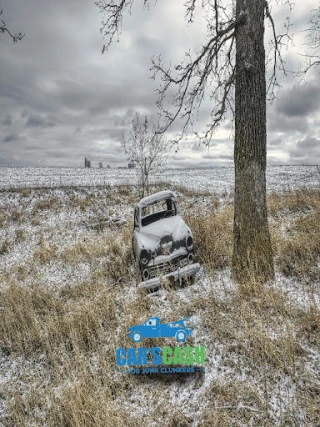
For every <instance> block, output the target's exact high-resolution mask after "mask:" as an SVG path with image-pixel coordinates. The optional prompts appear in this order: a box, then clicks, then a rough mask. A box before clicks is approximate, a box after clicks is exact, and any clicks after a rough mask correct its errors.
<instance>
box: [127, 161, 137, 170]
mask: <svg viewBox="0 0 320 427" xmlns="http://www.w3.org/2000/svg"><path fill="white" fill-rule="evenodd" d="M135 167H136V164H135V162H129V163H128V169H134V168H135Z"/></svg>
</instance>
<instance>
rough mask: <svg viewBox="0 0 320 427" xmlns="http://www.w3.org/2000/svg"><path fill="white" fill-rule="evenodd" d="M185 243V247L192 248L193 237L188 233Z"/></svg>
mask: <svg viewBox="0 0 320 427" xmlns="http://www.w3.org/2000/svg"><path fill="white" fill-rule="evenodd" d="M186 245H187V249H188V250H189V251H191V249H192V248H193V238H192V237H191V236H190V235H189V236H188V237H187V239H186Z"/></svg>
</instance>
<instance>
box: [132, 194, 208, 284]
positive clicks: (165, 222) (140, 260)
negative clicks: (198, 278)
mask: <svg viewBox="0 0 320 427" xmlns="http://www.w3.org/2000/svg"><path fill="white" fill-rule="evenodd" d="M132 246H133V254H134V258H135V261H136V263H137V265H138V266H139V269H140V272H141V277H142V280H143V281H142V282H141V283H140V284H139V285H138V286H139V287H140V288H146V289H152V288H156V287H158V286H159V284H160V278H162V279H170V280H179V281H180V282H181V280H182V279H185V278H187V277H192V276H194V275H195V274H196V273H197V271H198V270H199V269H200V265H199V264H198V263H195V262H194V244H193V236H192V232H191V230H190V228H189V227H188V226H187V224H186V223H185V222H184V220H183V219H182V217H181V216H180V211H179V208H178V206H177V202H176V197H175V195H174V193H173V192H172V191H170V190H165V191H160V192H159V193H155V194H153V195H151V196H147V197H144V198H143V199H141V200H140V202H139V203H138V204H137V205H136V207H135V213H134V229H133V234H132Z"/></svg>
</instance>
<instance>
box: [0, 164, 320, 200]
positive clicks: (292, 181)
mask: <svg viewBox="0 0 320 427" xmlns="http://www.w3.org/2000/svg"><path fill="white" fill-rule="evenodd" d="M135 176H136V175H135V171H134V170H132V169H131V170H130V169H85V168H13V167H12V168H11V167H2V168H0V189H10V188H12V189H14V188H25V187H26V188H30V187H61V186H90V187H94V186H105V185H110V186H114V185H116V184H132V183H134V182H135ZM153 179H154V181H165V182H168V183H170V184H175V185H184V186H186V187H188V188H190V189H191V190H197V191H208V192H211V193H217V194H221V193H224V192H227V193H230V192H232V191H233V185H234V184H233V183H234V169H233V168H231V167H220V168H212V169H168V170H166V171H164V172H163V173H162V174H157V175H156V176H155V177H154V178H153ZM319 185H320V170H319V168H318V167H317V166H269V167H268V168H267V189H268V191H269V192H270V191H283V190H293V189H296V188H301V187H306V188H318V187H319Z"/></svg>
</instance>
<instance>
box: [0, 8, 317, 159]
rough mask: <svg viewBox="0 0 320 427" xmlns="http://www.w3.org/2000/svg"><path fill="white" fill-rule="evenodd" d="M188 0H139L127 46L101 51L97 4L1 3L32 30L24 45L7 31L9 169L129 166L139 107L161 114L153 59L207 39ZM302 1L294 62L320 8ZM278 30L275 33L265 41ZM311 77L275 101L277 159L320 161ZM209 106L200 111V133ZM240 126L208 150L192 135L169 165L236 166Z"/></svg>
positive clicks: (2, 93) (4, 90) (10, 20)
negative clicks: (86, 163) (125, 137)
mask: <svg viewBox="0 0 320 427" xmlns="http://www.w3.org/2000/svg"><path fill="white" fill-rule="evenodd" d="M184 2H185V1H184V0H181V1H180V0H174V1H173V0H158V3H157V5H156V6H155V7H151V8H150V10H143V7H142V3H143V2H142V0H136V4H135V7H134V8H133V11H132V15H131V16H127V17H126V18H125V20H124V23H123V34H122V35H121V37H120V41H119V43H117V42H115V43H114V45H113V46H112V47H111V48H110V50H109V51H108V52H107V53H105V54H104V55H102V54H101V49H102V46H103V40H102V37H101V34H100V31H99V30H100V21H101V15H99V10H98V9H97V7H95V6H94V2H93V1H92V0H0V8H2V9H3V15H2V16H1V18H3V19H4V20H5V22H6V25H7V27H8V28H9V29H10V30H11V31H12V32H17V31H22V32H23V33H25V37H24V38H23V40H22V41H21V42H19V43H17V44H13V43H12V40H11V39H10V38H9V37H8V36H7V35H5V34H4V35H2V34H0V49H1V50H0V52H1V56H0V70H1V73H0V144H1V151H0V165H21V166H25V165H26V166H28V165H31V166H47V165H48V166H79V165H82V164H83V159H84V157H88V158H89V159H91V161H92V164H93V166H97V165H98V162H100V161H102V162H103V165H105V166H106V165H107V164H109V165H110V166H111V167H116V166H120V165H125V164H126V158H125V155H124V152H123V149H122V147H121V144H120V140H121V134H122V132H123V131H124V130H126V129H129V127H130V123H131V118H132V115H133V114H134V111H139V112H141V113H143V114H148V115H149V116H150V117H155V116H156V113H157V110H156V106H155V101H156V94H155V89H156V88H157V82H155V81H153V80H152V79H150V76H151V72H150V67H151V61H150V58H151V57H152V56H153V55H158V54H161V55H162V58H163V59H164V61H165V63H167V64H169V62H170V61H171V62H172V63H174V64H176V63H178V62H179V59H181V58H183V55H184V52H185V51H187V50H189V49H191V51H192V52H196V51H197V50H198V49H199V48H200V47H201V44H202V43H203V42H204V36H205V26H204V23H203V20H202V19H201V17H199V19H198V20H197V22H196V23H195V24H193V25H189V26H187V25H186V23H185V21H184V8H183V3H184ZM296 3H298V4H297V5H295V7H294V9H293V12H292V14H291V21H292V23H293V26H292V27H291V30H292V31H291V32H292V33H294V44H295V46H294V47H293V46H290V48H289V50H288V51H284V59H285V60H286V61H287V64H288V66H289V68H290V66H297V64H298V62H299V60H300V57H299V56H298V52H301V53H303V51H304V46H303V44H304V43H305V42H306V39H305V33H303V32H302V30H303V29H304V28H306V26H307V22H308V16H309V13H310V10H311V9H313V8H315V7H317V6H318V4H319V2H318V0H304V1H298V2H296ZM273 14H274V19H275V23H276V26H277V28H279V30H281V28H282V24H283V22H284V21H285V18H286V16H288V14H289V10H288V8H287V7H284V6H282V5H280V4H279V5H278V6H277V4H276V2H275V1H274V2H273ZM269 34H270V30H269V29H267V35H266V45H267V39H268V35H269ZM306 80H307V82H302V83H299V81H298V80H293V79H292V78H291V76H288V77H287V78H282V77H281V82H282V88H281V89H280V90H279V91H278V97H279V101H275V102H274V103H273V105H269V106H268V163H269V164H320V78H319V69H318V70H312V71H311V72H309V74H308V75H307V79H306ZM209 107H210V106H209ZM209 107H208V108H204V109H203V111H202V112H201V114H200V116H199V122H198V123H197V124H196V127H197V129H199V130H201V126H202V128H204V126H205V123H207V121H208V116H206V113H208V112H210V110H209ZM176 130H177V129H176V128H174V129H173V131H176ZM232 132H233V129H232V123H229V122H226V123H225V124H224V125H223V126H221V128H220V129H219V131H218V132H217V133H216V134H215V135H214V138H213V141H212V144H211V147H210V148H209V149H207V148H205V147H203V146H202V145H199V143H197V142H196V141H195V140H194V137H193V136H192V135H190V137H189V138H188V139H187V140H185V141H182V142H181V144H180V147H179V151H178V152H177V153H174V152H173V153H172V155H171V156H170V165H171V166H174V167H197V166H201V167H207V166H217V165H232V161H233V140H232Z"/></svg>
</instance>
